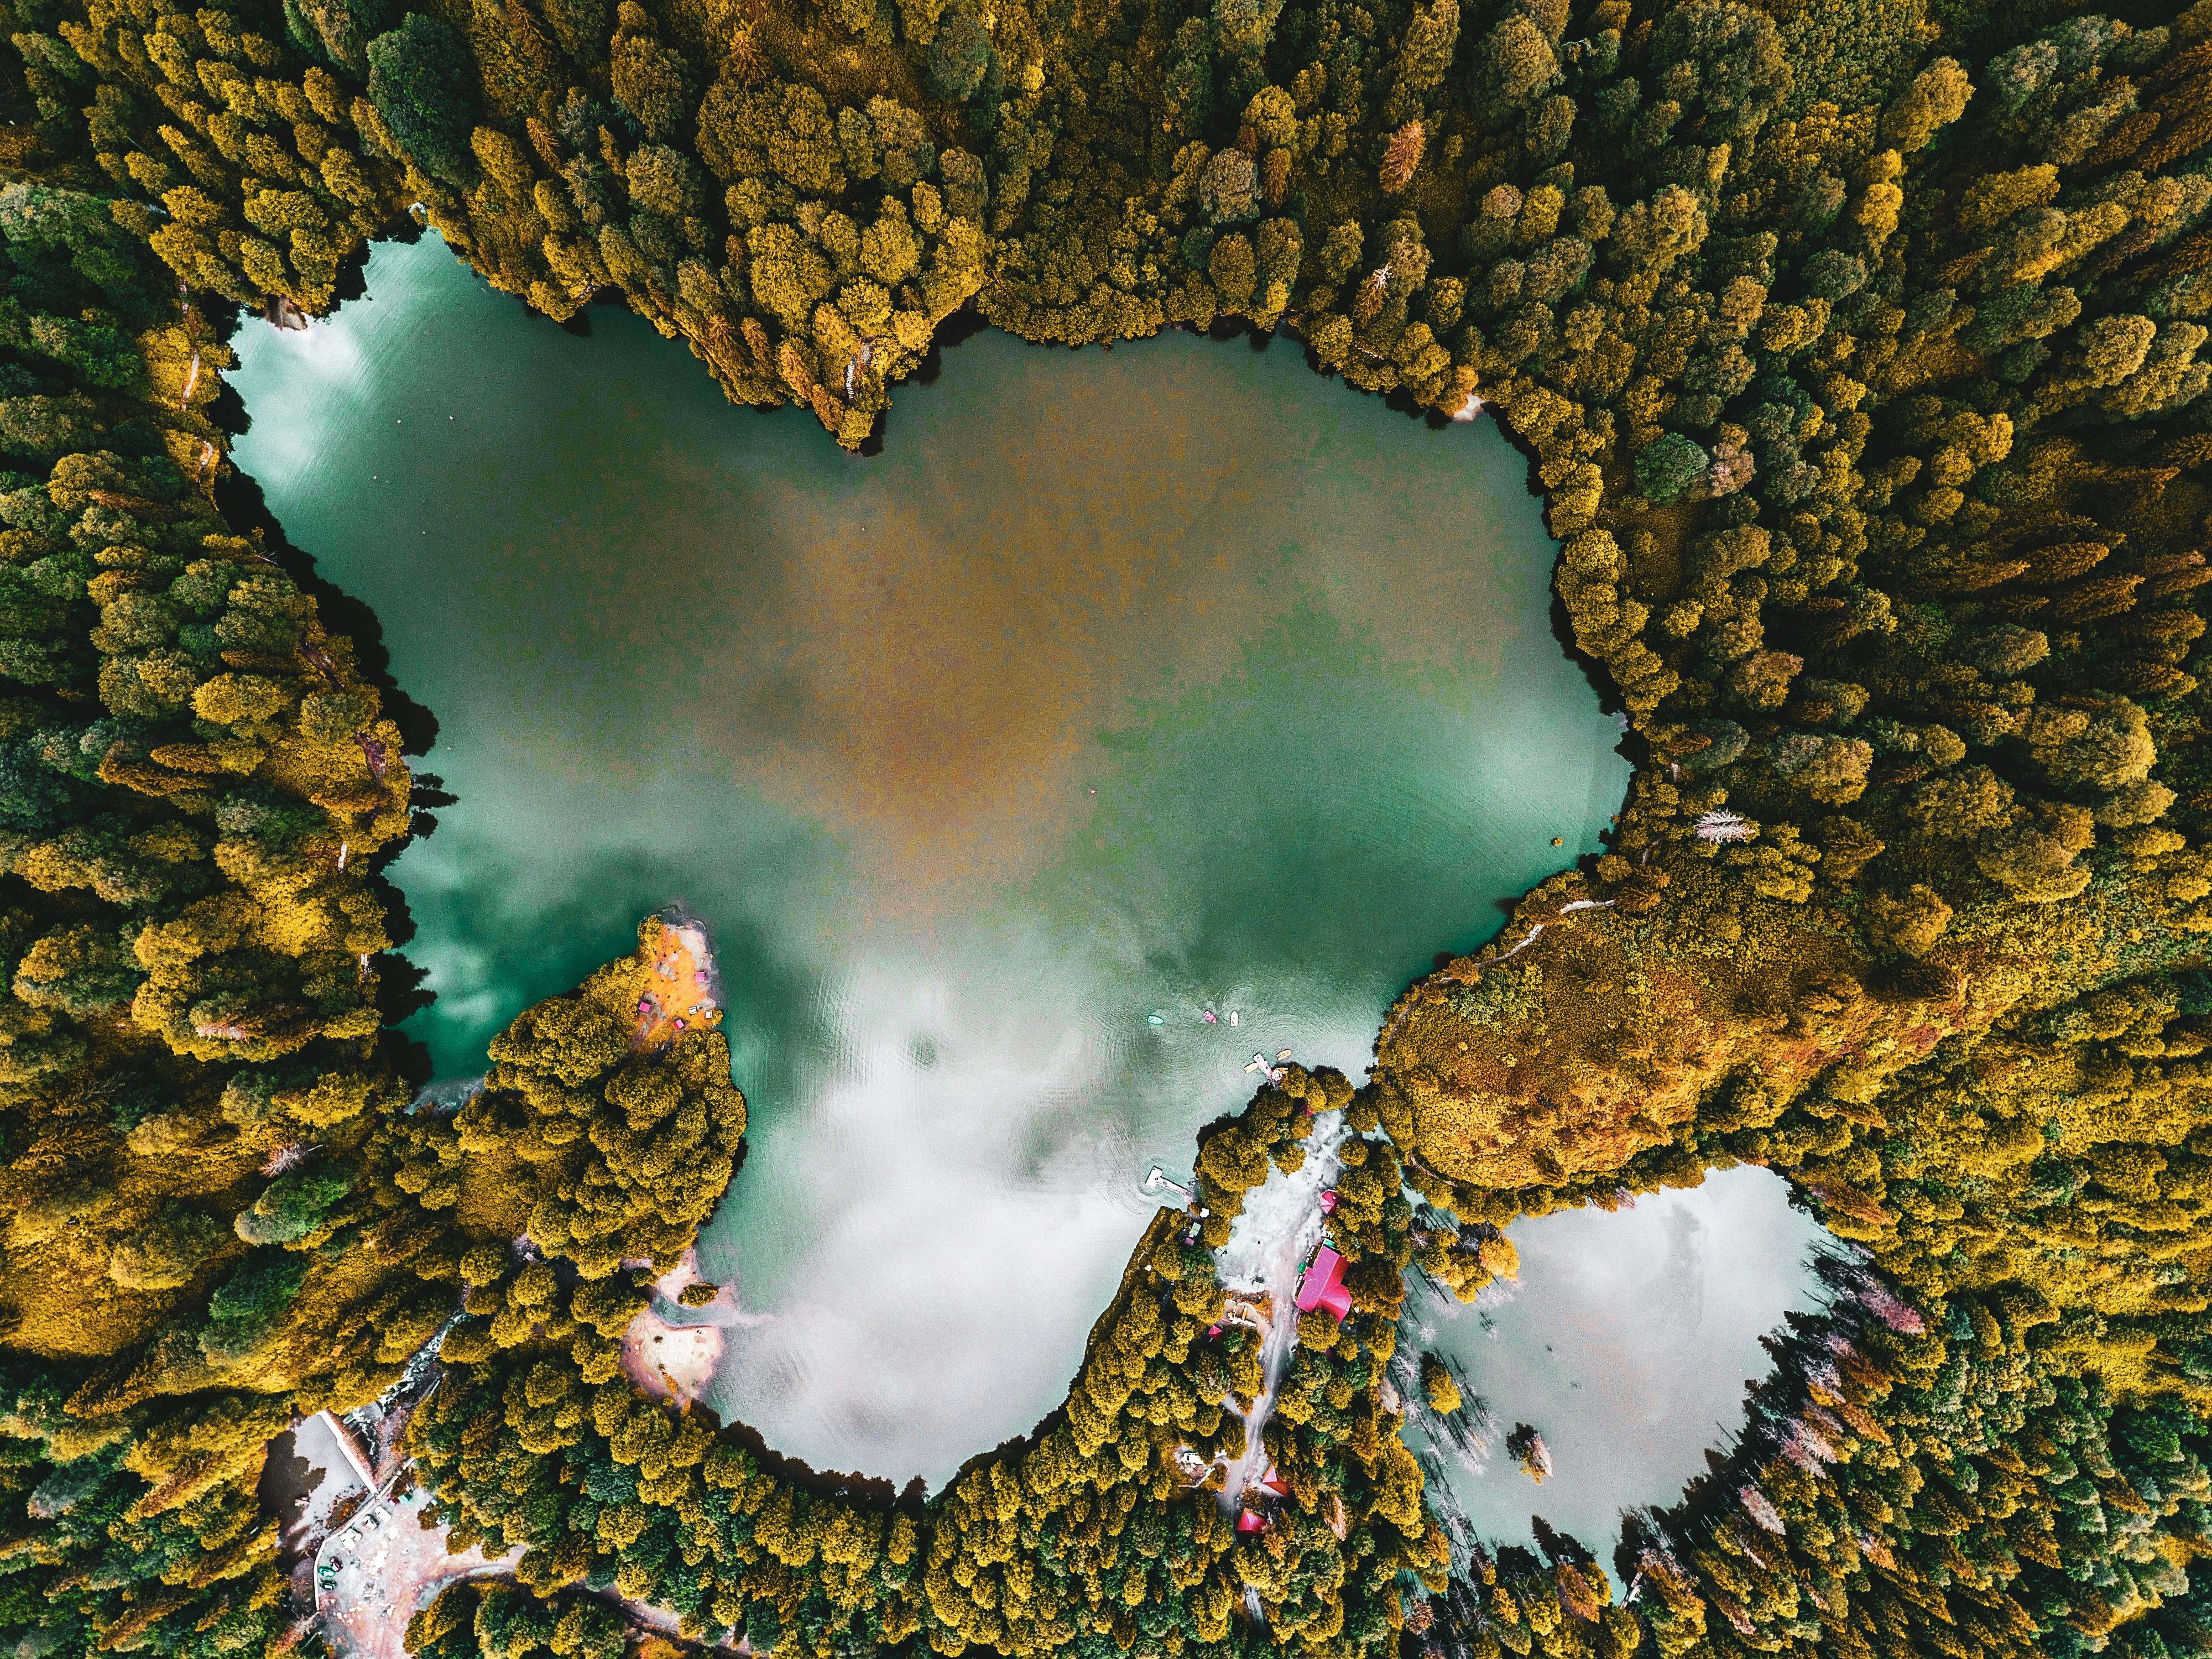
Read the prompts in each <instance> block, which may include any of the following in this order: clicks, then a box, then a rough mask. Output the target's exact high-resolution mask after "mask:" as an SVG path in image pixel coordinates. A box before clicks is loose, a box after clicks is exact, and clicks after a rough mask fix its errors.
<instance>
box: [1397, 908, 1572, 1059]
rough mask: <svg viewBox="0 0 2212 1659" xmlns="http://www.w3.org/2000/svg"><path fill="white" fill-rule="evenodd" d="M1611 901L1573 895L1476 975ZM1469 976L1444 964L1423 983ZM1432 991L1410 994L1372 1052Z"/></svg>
mask: <svg viewBox="0 0 2212 1659" xmlns="http://www.w3.org/2000/svg"><path fill="white" fill-rule="evenodd" d="M1614 902H1615V901H1613V900H1612V899H1574V900H1571V901H1570V902H1567V903H1565V904H1563V905H1561V906H1560V907H1559V915H1556V916H1553V917H1551V918H1550V919H1549V920H1547V921H1539V922H1535V923H1533V924H1532V925H1531V926H1530V927H1529V929H1528V937H1527V938H1525V939H1522V941H1521V942H1520V943H1519V944H1518V945H1515V946H1514V947H1513V948H1512V949H1511V950H1510V951H1499V952H1498V955H1496V956H1494V957H1489V958H1487V959H1486V960H1485V961H1482V962H1478V963H1475V964H1474V976H1479V975H1480V974H1481V972H1482V970H1483V969H1486V968H1495V967H1496V966H1497V965H1498V963H1501V962H1510V961H1511V960H1512V959H1513V958H1514V957H1517V956H1519V955H1520V954H1521V953H1522V951H1525V950H1527V949H1528V947H1529V946H1530V945H1534V943H1535V942H1536V941H1537V940H1538V939H1541V938H1542V937H1543V934H1544V930H1545V929H1546V928H1547V927H1557V926H1558V925H1559V923H1560V922H1562V921H1565V919H1566V918H1567V917H1569V916H1571V915H1573V914H1574V913H1575V912H1576V911H1577V910H1610V909H1611V908H1613V904H1614ZM1469 977H1470V975H1461V974H1455V973H1454V972H1452V970H1451V969H1449V968H1446V969H1442V970H1441V971H1439V972H1437V973H1435V974H1431V975H1430V976H1429V977H1428V979H1427V980H1426V981H1424V983H1425V984H1430V985H1433V984H1435V983H1436V982H1437V981H1438V980H1444V981H1449V982H1450V983H1452V984H1454V985H1464V984H1466V983H1467V982H1468V978H1469ZM1433 994H1434V993H1433V992H1431V993H1427V994H1423V995H1419V996H1411V997H1408V998H1407V1001H1406V1003H1405V1006H1403V1007H1401V1008H1400V1009H1399V1010H1398V1012H1397V1013H1396V1015H1395V1017H1394V1018H1392V1019H1391V1021H1390V1023H1389V1024H1388V1025H1386V1026H1384V1027H1383V1035H1382V1036H1379V1037H1377V1038H1376V1039H1375V1052H1376V1054H1381V1053H1382V1052H1383V1044H1385V1043H1387V1042H1389V1041H1390V1039H1391V1038H1392V1037H1394V1036H1397V1034H1398V1028H1399V1027H1400V1026H1401V1025H1402V1024H1405V1023H1406V1017H1407V1015H1409V1014H1411V1013H1412V1012H1413V1010H1414V1009H1416V1008H1418V1007H1419V1006H1421V1004H1423V1003H1424V1002H1426V1001H1428V1000H1429V999H1430V997H1431V996H1432V995H1433Z"/></svg>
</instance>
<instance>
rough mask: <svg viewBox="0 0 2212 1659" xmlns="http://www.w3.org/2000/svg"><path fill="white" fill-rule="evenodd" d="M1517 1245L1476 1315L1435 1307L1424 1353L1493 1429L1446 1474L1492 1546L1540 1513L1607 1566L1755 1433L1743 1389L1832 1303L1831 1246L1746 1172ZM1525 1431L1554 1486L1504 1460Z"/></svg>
mask: <svg viewBox="0 0 2212 1659" xmlns="http://www.w3.org/2000/svg"><path fill="white" fill-rule="evenodd" d="M1506 1236H1507V1237H1510V1239H1511V1240H1512V1241H1513V1243H1514V1247H1515V1248H1516V1249H1518V1250H1519V1251H1520V1253H1521V1274H1520V1279H1519V1281H1518V1282H1517V1283H1516V1284H1501V1285H1498V1286H1497V1287H1496V1288H1494V1289H1492V1290H1490V1291H1486V1292H1485V1293H1484V1295H1483V1297H1481V1299H1480V1302H1479V1303H1478V1304H1476V1305H1474V1306H1473V1307H1464V1306H1462V1305H1461V1304H1458V1303H1456V1302H1454V1301H1452V1300H1450V1299H1449V1298H1445V1299H1443V1300H1441V1301H1437V1302H1430V1303H1427V1304H1425V1307H1426V1308H1427V1310H1428V1312H1427V1315H1426V1319H1425V1323H1426V1328H1425V1330H1424V1331H1423V1332H1422V1333H1421V1336H1420V1340H1421V1341H1422V1343H1423V1346H1425V1347H1428V1348H1430V1349H1432V1350H1434V1351H1436V1352H1441V1353H1444V1354H1449V1355H1450V1356H1451V1357H1452V1358H1455V1359H1456V1360H1457V1361H1459V1363H1460V1368H1461V1370H1462V1373H1463V1374H1464V1375H1465V1376H1466V1378H1467V1381H1468V1384H1469V1385H1470V1387H1471V1390H1472V1392H1474V1393H1475V1394H1477V1395H1480V1396H1481V1398H1482V1400H1483V1401H1484V1403H1485V1404H1486V1405H1487V1407H1489V1410H1490V1413H1491V1416H1492V1419H1494V1420H1495V1424H1496V1434H1495V1437H1494V1443H1493V1448H1492V1453H1491V1455H1489V1456H1487V1457H1486V1458H1478V1459H1476V1460H1474V1461H1473V1462H1462V1461H1459V1460H1457V1459H1454V1458H1451V1457H1449V1455H1447V1457H1446V1458H1445V1459H1444V1461H1443V1473H1444V1474H1445V1476H1446V1479H1447V1482H1448V1484H1449V1489H1450V1493H1451V1496H1452V1497H1453V1498H1455V1500H1456V1501H1457V1502H1458V1504H1460V1506H1461V1507H1462V1509H1463V1510H1465V1511H1466V1512H1467V1516H1468V1520H1469V1521H1471V1522H1473V1523H1474V1528H1475V1530H1476V1531H1477V1532H1478V1533H1480V1534H1483V1535H1485V1536H1486V1537H1488V1538H1490V1539H1491V1540H1492V1541H1494V1542H1495V1543H1499V1544H1520V1545H1524V1546H1525V1545H1528V1544H1530V1543H1532V1542H1533V1541H1534V1528H1532V1527H1531V1526H1530V1524H1529V1522H1530V1517H1531V1516H1542V1517H1543V1518H1544V1520H1545V1521H1546V1522H1548V1523H1549V1524H1550V1525H1551V1526H1553V1528H1556V1529H1558V1530H1559V1531H1560V1532H1564V1533H1571V1534H1573V1535H1574V1536H1576V1537H1577V1538H1579V1539H1580V1540H1581V1541H1583V1543H1584V1544H1586V1545H1588V1546H1589V1547H1590V1548H1591V1549H1593V1550H1595V1552H1596V1553H1597V1555H1598V1559H1600V1560H1601V1561H1603V1562H1605V1563H1607V1565H1611V1563H1612V1560H1613V1545H1614V1543H1615V1542H1616V1541H1618V1540H1619V1537H1620V1511H1621V1510H1624V1509H1627V1508H1634V1507H1639V1506H1641V1505H1644V1504H1671V1503H1673V1502H1674V1500H1675V1499H1676V1498H1680V1496H1681V1492H1682V1487H1683V1485H1684V1483H1685V1482H1686V1481H1687V1480H1690V1479H1692V1477H1693V1476H1696V1475H1700V1474H1705V1448H1707V1447H1709V1446H1723V1445H1725V1444H1726V1443H1727V1441H1728V1439H1729V1437H1730V1436H1732V1435H1734V1434H1735V1432H1736V1431H1739V1430H1740V1429H1741V1427H1742V1425H1743V1404H1744V1389H1745V1388H1746V1387H1747V1385H1748V1384H1749V1383H1753V1382H1754V1381H1756V1380H1757V1379H1758V1378H1759V1377H1762V1376H1765V1374H1766V1373H1767V1372H1768V1371H1770V1370H1772V1369H1773V1366H1772V1364H1771V1362H1770V1361H1769V1359H1768V1358H1767V1355H1766V1351H1765V1349H1763V1348H1762V1347H1760V1346H1759V1338H1760V1337H1761V1336H1763V1335H1765V1334H1766V1333H1767V1332H1769V1331H1771V1330H1773V1329H1775V1328H1777V1327H1778V1326H1779V1325H1780V1324H1781V1322H1782V1317H1783V1316H1784V1314H1785V1313H1789V1312H1792V1311H1803V1310H1808V1309H1810V1308H1812V1307H1814V1306H1815V1305H1817V1304H1818V1300H1819V1298H1818V1297H1817V1295H1816V1293H1815V1292H1816V1287H1815V1285H1814V1281H1813V1279H1812V1277H1811V1275H1810V1274H1809V1273H1808V1272H1807V1271H1806V1264H1807V1263H1808V1261H1809V1260H1810V1259H1811V1256H1812V1253H1813V1251H1814V1249H1815V1248H1816V1246H1817V1245H1818V1244H1819V1243H1820V1241H1821V1240H1822V1239H1824V1238H1826V1237H1827V1234H1826V1231H1825V1230H1824V1229H1822V1228H1821V1226H1820V1224H1819V1223H1818V1222H1816V1221H1814V1219H1813V1218H1812V1217H1811V1216H1809V1215H1808V1214H1807V1213H1806V1212H1804V1211H1802V1210H1798V1209H1793V1208H1792V1207H1790V1189H1789V1187H1788V1186H1787V1185H1786V1184H1785V1183H1784V1182H1783V1180H1782V1178H1781V1177H1780V1176H1775V1175H1771V1174H1770V1173H1768V1172H1767V1171H1766V1170H1759V1169H1753V1168H1751V1167H1749V1166H1747V1165H1746V1166H1741V1167H1739V1168H1736V1169H1734V1170H1725V1171H1723V1172H1722V1173H1720V1174H1717V1175H1711V1176H1707V1177H1706V1178H1705V1183H1704V1184H1703V1185H1702V1186H1699V1187H1696V1188H1690V1189H1688V1190H1686V1191H1680V1192H1667V1193H1658V1194H1644V1196H1642V1197H1639V1198H1638V1200H1636V1207H1635V1208H1634V1209H1632V1210H1622V1211H1618V1212H1613V1213H1610V1214H1608V1213H1607V1212H1605V1211H1603V1210H1600V1209H1595V1208H1585V1209H1577V1210H1560V1211H1556V1212H1553V1214H1550V1215H1547V1216H1539V1217H1535V1218H1531V1219H1528V1220H1524V1221H1522V1222H1519V1223H1517V1224H1516V1225H1514V1226H1512V1227H1511V1228H1509V1229H1508V1230H1507V1235H1506ZM1516 1423H1527V1424H1529V1425H1533V1426H1534V1428H1536V1429H1537V1430H1538V1431H1540V1432H1541V1434H1542V1435H1543V1437H1544V1443H1545V1445H1546V1446H1547V1448H1548V1449H1550V1451H1551V1454H1552V1462H1553V1473H1552V1475H1551V1477H1550V1478H1549V1479H1547V1480H1545V1481H1544V1483H1543V1484H1542V1485H1541V1486H1537V1485H1535V1484H1534V1483H1533V1482H1532V1481H1531V1480H1529V1479H1528V1476H1527V1475H1526V1474H1523V1473H1522V1471H1521V1469H1520V1468H1519V1467H1518V1466H1517V1465H1516V1463H1515V1462H1514V1461H1513V1460H1512V1459H1511V1458H1510V1457H1508V1456H1506V1455H1505V1454H1504V1447H1503V1441H1504V1437H1505V1436H1506V1435H1507V1434H1508V1433H1509V1432H1510V1431H1511V1430H1512V1428H1513V1425H1515V1424H1516ZM1417 1449H1418V1448H1417ZM1478 1466H1479V1467H1478Z"/></svg>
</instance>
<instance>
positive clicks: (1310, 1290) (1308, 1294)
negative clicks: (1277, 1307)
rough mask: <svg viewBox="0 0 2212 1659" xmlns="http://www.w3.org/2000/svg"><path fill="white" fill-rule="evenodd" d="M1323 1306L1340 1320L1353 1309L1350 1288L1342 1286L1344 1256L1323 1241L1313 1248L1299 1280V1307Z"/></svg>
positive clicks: (1301, 1309) (1309, 1311)
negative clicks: (1316, 1248)
mask: <svg viewBox="0 0 2212 1659" xmlns="http://www.w3.org/2000/svg"><path fill="white" fill-rule="evenodd" d="M1316 1308H1326V1309H1328V1310H1329V1312H1330V1313H1332V1314H1334V1316H1336V1317H1337V1318H1338V1319H1339V1320H1340V1321H1341V1320H1343V1319H1345V1318H1346V1317H1347V1316H1349V1315H1350V1314H1351V1312H1352V1292H1351V1291H1347V1290H1346V1289H1345V1288H1344V1258H1343V1257H1342V1256H1340V1255H1338V1254H1337V1253H1336V1252H1335V1251H1334V1250H1333V1249H1329V1247H1328V1245H1326V1244H1324V1245H1322V1247H1321V1249H1318V1250H1316V1251H1315V1252H1314V1259H1313V1260H1312V1261H1310V1263H1308V1264H1307V1267H1306V1273H1305V1277H1304V1279H1301V1280H1300V1281H1299V1283H1298V1311H1299V1312H1301V1313H1311V1312H1312V1311H1313V1310H1315V1309H1316Z"/></svg>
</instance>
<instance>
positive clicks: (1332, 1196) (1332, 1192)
mask: <svg viewBox="0 0 2212 1659" xmlns="http://www.w3.org/2000/svg"><path fill="white" fill-rule="evenodd" d="M1321 1212H1322V1214H1323V1215H1334V1214H1335V1213H1336V1188H1334V1187H1331V1188H1329V1189H1328V1191H1327V1192H1325V1193H1323V1194H1322V1195H1321Z"/></svg>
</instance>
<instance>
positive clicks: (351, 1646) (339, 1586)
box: [315, 1486, 521, 1659]
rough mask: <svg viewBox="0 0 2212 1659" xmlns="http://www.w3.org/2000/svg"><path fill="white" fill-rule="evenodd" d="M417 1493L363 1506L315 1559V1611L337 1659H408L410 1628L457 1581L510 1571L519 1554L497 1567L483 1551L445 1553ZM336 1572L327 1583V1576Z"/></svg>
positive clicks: (442, 1533)
mask: <svg viewBox="0 0 2212 1659" xmlns="http://www.w3.org/2000/svg"><path fill="white" fill-rule="evenodd" d="M428 1506H429V1498H428V1495H427V1494H426V1493H425V1492H423V1491H422V1488H421V1487H420V1486H416V1487H411V1488H410V1490H409V1491H408V1492H405V1493H404V1494H403V1495H402V1496H401V1497H399V1498H391V1497H388V1496H386V1495H384V1494H379V1495H378V1496H376V1497H374V1498H372V1499H371V1500H370V1501H369V1502H368V1503H366V1504H362V1507H361V1508H360V1510H357V1511H356V1513H355V1515H354V1516H353V1518H352V1519H351V1520H350V1521H349V1522H347V1524H346V1525H345V1526H343V1527H342V1528H339V1530H338V1532H337V1535H336V1536H335V1537H333V1538H332V1539H331V1541H329V1542H328V1543H326V1544H325V1545H324V1546H323V1548H322V1551H321V1553H319V1555H318V1557H317V1558H316V1573H317V1583H316V1589H315V1607H316V1612H317V1613H319V1615H320V1617H319V1622H320V1624H321V1626H322V1628H323V1632H324V1635H325V1638H327V1639H328V1640H329V1642H330V1644H331V1651H332V1653H334V1654H336V1655H337V1659H405V1655H406V1652H407V1621H408V1620H410V1619H412V1618H413V1617H414V1616H415V1614H416V1612H417V1611H419V1610H420V1609H421V1608H422V1606H423V1605H424V1604H425V1603H426V1602H428V1601H429V1600H430V1598H431V1597H432V1596H433V1595H435V1594H436V1593H437V1592H438V1591H439V1590H441V1589H444V1588H445V1587H446V1586H447V1584H450V1583H453V1582H454V1581H455V1580H456V1579H460V1578H474V1577H480V1576H482V1575H484V1574H488V1573H501V1572H505V1571H511V1570H512V1568H513V1564H514V1563H515V1561H517V1560H519V1559H521V1556H520V1551H516V1552H513V1553H510V1554H508V1555H506V1556H502V1557H501V1558H500V1559H498V1560H496V1561H495V1560H492V1559H489V1558H488V1557H486V1556H485V1555H484V1553H483V1551H482V1550H478V1549H471V1550H468V1551H466V1552H465V1553H462V1554H459V1555H448V1554H447V1553H446V1528H443V1527H441V1526H433V1527H425V1526H424V1525H423V1524H422V1520H423V1515H424V1511H425V1510H427V1509H428ZM325 1567H329V1568H331V1569H334V1570H335V1571H332V1572H331V1573H329V1574H328V1575H327V1576H325V1572H324V1569H325Z"/></svg>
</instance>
